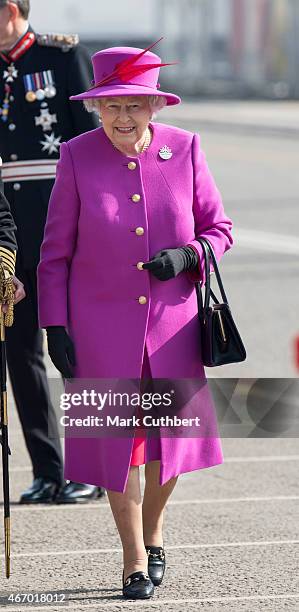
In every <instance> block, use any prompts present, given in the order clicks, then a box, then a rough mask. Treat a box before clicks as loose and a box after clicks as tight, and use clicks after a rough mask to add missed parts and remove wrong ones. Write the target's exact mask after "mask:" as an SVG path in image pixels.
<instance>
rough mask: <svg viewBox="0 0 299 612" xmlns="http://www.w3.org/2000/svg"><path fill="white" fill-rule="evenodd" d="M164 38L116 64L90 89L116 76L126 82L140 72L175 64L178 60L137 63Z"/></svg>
mask: <svg viewBox="0 0 299 612" xmlns="http://www.w3.org/2000/svg"><path fill="white" fill-rule="evenodd" d="M162 39H163V36H162V38H159V40H157V41H156V42H154V43H153V44H152V45H150V46H149V47H147V49H144V50H143V51H142V52H141V53H138V55H134V57H132V58H129V59H127V60H123V61H122V62H119V64H116V66H115V70H113V72H111V74H108V75H107V76H106V77H105V78H104V79H102V80H101V81H99V82H98V83H96V84H95V85H93V86H92V87H90V88H89V90H88V91H91V90H93V89H96V88H97V87H101V86H102V85H106V84H107V83H111V81H114V79H116V78H118V79H119V80H120V81H123V82H124V83H126V82H128V81H129V80H130V79H132V78H134V77H135V76H139V75H140V74H143V73H144V72H147V71H148V70H153V68H161V66H174V65H175V64H176V63H177V62H172V63H170V64H143V65H141V66H136V65H135V64H136V62H137V61H138V60H139V59H140V58H141V57H142V56H143V55H144V54H145V53H147V51H150V49H152V48H153V47H154V46H155V45H157V44H158V43H159V42H160V41H161V40H162Z"/></svg>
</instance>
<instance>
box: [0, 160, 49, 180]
mask: <svg viewBox="0 0 299 612" xmlns="http://www.w3.org/2000/svg"><path fill="white" fill-rule="evenodd" d="M57 162H58V160H57V159H29V160H26V161H25V160H23V161H17V162H4V163H3V164H2V179H3V183H10V182H14V181H41V180H45V179H55V177H56V166H57Z"/></svg>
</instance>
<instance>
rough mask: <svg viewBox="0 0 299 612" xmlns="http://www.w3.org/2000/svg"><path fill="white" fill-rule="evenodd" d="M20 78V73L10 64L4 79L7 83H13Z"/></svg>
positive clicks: (4, 73)
mask: <svg viewBox="0 0 299 612" xmlns="http://www.w3.org/2000/svg"><path fill="white" fill-rule="evenodd" d="M17 77H18V71H17V70H16V68H15V65H14V64H10V65H9V66H8V67H7V70H4V72H3V78H4V81H5V82H6V83H13V81H14V80H15V79H16V78H17Z"/></svg>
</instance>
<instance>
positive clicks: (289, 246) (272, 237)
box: [234, 227, 299, 255]
mask: <svg viewBox="0 0 299 612" xmlns="http://www.w3.org/2000/svg"><path fill="white" fill-rule="evenodd" d="M234 240H235V245H236V246H241V247H249V248H251V249H258V250H261V251H270V252H272V253H281V254H282V255H283V254H286V255H299V242H298V238H297V237H296V236H294V235H292V234H289V235H288V234H275V233H272V232H263V231H261V230H250V229H244V228H241V227H234Z"/></svg>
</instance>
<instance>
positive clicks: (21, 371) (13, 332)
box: [6, 265, 64, 484]
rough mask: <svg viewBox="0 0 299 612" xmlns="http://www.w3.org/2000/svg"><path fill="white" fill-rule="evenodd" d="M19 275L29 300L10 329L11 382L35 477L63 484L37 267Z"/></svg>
mask: <svg viewBox="0 0 299 612" xmlns="http://www.w3.org/2000/svg"><path fill="white" fill-rule="evenodd" d="M16 276H17V277H18V278H19V279H20V280H21V281H22V283H24V286H25V291H26V298H25V299H24V300H22V301H21V302H20V303H19V304H17V306H16V307H15V310H14V315H15V316H14V325H13V327H11V328H7V329H6V340H7V343H6V349H7V364H8V370H9V375H10V380H11V384H12V388H13V393H14V397H15V402H16V406H17V410H18V414H19V418H20V421H21V425H22V428H23V433H24V437H25V441H26V446H27V449H28V452H29V455H30V458H31V461H32V465H33V475H34V478H38V477H40V476H42V477H44V478H51V479H53V480H55V481H56V482H57V483H58V484H63V482H64V480H63V459H62V453H61V445H60V439H59V434H58V427H57V420H56V415H55V412H54V408H53V405H52V403H51V400H50V394H49V387H48V381H47V375H46V369H45V365H44V361H43V334H42V331H41V330H40V329H39V327H38V310H37V277H36V268H35V269H32V270H23V269H22V268H21V267H20V265H18V266H17V269H16ZM48 432H49V435H48ZM49 436H50V437H49Z"/></svg>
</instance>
